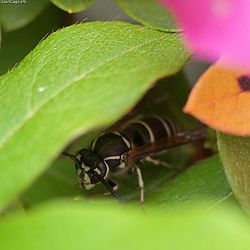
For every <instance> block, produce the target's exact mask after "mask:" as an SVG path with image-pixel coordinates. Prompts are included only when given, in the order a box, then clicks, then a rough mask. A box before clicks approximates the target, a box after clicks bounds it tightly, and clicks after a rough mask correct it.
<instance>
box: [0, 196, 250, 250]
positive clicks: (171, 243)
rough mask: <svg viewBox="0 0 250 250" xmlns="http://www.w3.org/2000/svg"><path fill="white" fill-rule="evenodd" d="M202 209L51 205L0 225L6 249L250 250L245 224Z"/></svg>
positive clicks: (226, 214) (233, 216)
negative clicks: (173, 209) (148, 210)
mask: <svg viewBox="0 0 250 250" xmlns="http://www.w3.org/2000/svg"><path fill="white" fill-rule="evenodd" d="M203 211H204V209H203V208H201V207H200V206H194V205H193V204H192V207H191V208H190V207H189V208H183V209H176V211H168V210H165V211H157V212H156V211H155V212H154V213H152V212H151V213H150V212H148V213H146V214H145V213H143V211H139V210H138V209H133V208H130V207H126V208H122V207H120V208H119V207H115V206H114V204H108V203H103V202H98V203H93V204H89V205H88V206H86V205H85V206H83V205H82V204H80V203H79V202H78V203H76V202H75V203H73V202H70V201H66V202H57V203H53V204H49V205H48V204H47V205H45V206H43V207H40V208H39V209H36V210H35V211H32V212H30V213H28V214H27V215H26V216H23V215H21V216H20V215H19V216H18V215H16V216H13V215H12V217H11V218H9V219H8V220H5V221H1V223H0V235H1V237H0V245H1V248H2V249H5V250H8V249H16V250H18V249H26V250H30V249H36V250H40V249H41V250H43V249H54V250H64V249H65V250H66V249H72V250H74V249H76V250H78V249H90V250H91V249H108V250H112V249H116V250H117V249H138V248H139V249H145V250H147V249H150V250H152V249H175V250H183V249H192V250H200V249H201V246H202V249H204V250H211V249H214V250H221V249H227V250H235V249H249V244H250V239H249V234H250V227H249V223H248V222H247V220H246V219H245V218H244V217H243V216H241V215H239V214H237V213H235V212H233V211H231V210H230V209H229V208H227V209H226V208H225V207H224V208H223V209H222V208H221V209H216V210H212V211H209V212H206V213H204V212H203Z"/></svg>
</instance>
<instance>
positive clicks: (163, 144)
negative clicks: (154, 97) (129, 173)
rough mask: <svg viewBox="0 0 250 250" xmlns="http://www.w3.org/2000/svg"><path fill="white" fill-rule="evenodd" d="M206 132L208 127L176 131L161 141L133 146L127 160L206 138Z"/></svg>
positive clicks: (127, 154) (126, 156) (126, 155)
mask: <svg viewBox="0 0 250 250" xmlns="http://www.w3.org/2000/svg"><path fill="white" fill-rule="evenodd" d="M206 134H207V128H206V127H203V128H201V129H198V130H194V131H187V132H181V133H176V134H175V135H173V136H171V137H167V138H163V139H161V140H160V141H159V142H156V143H151V144H148V145H144V146H141V147H136V148H132V149H131V150H129V151H128V152H127V153H126V154H125V160H126V161H127V162H130V161H135V160H138V159H141V158H143V157H145V156H148V155H150V154H153V153H157V152H160V151H164V150H167V149H169V148H173V147H177V146H180V145H183V144H188V143H191V142H194V141H197V140H200V139H204V138H205V137H206Z"/></svg>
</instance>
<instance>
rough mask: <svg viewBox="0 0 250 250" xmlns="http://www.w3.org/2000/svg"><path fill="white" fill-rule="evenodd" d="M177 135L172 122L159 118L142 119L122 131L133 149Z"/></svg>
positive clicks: (131, 123)
mask: <svg viewBox="0 0 250 250" xmlns="http://www.w3.org/2000/svg"><path fill="white" fill-rule="evenodd" d="M175 133H176V129H175V127H174V125H173V124H172V122H170V121H169V120H167V119H164V118H161V117H157V116H148V117H142V118H141V119H138V120H134V121H132V122H130V123H128V124H127V125H126V126H125V127H124V128H123V129H122V134H123V135H125V136H126V137H127V138H128V139H129V141H130V143H131V144H132V146H133V147H139V146H144V145H147V144H150V143H155V142H158V141H159V140H161V139H162V138H166V137H169V136H172V135H174V134H175Z"/></svg>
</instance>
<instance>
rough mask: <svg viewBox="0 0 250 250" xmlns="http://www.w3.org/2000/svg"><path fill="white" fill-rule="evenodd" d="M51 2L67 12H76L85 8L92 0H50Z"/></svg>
mask: <svg viewBox="0 0 250 250" xmlns="http://www.w3.org/2000/svg"><path fill="white" fill-rule="evenodd" d="M51 2H52V3H53V4H55V5H56V6H57V7H59V8H61V9H62V10H65V11H67V12H68V13H76V12H80V11H82V10H85V9H86V8H87V7H88V6H89V5H90V4H91V3H92V2H93V1H92V0H74V1H72V0H51Z"/></svg>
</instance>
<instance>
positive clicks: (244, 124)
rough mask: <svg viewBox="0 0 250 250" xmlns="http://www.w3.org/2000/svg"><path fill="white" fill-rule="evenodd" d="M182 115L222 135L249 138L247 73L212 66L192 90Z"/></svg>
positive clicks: (249, 108) (248, 78)
mask: <svg viewBox="0 0 250 250" xmlns="http://www.w3.org/2000/svg"><path fill="white" fill-rule="evenodd" d="M184 112H186V113H189V114H191V115H193V116H195V117H196V118H197V119H199V120H201V121H202V122H203V123H205V124H207V125H208V126H209V127H212V128H214V129H217V130H220V131H222V132H225V133H229V134H235V135H250V71H249V70H246V69H241V70H239V69H237V70H236V69H229V68H226V67H223V66H222V65H221V64H219V63H217V64H214V65H212V66H211V67H210V68H209V69H208V70H207V71H206V72H205V73H204V74H203V75H202V76H201V78H200V79H199V80H198V83H197V84H196V85H195V87H194V88H193V90H192V92H191V94H190V96H189V99H188V101H187V103H186V105H185V107H184Z"/></svg>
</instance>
